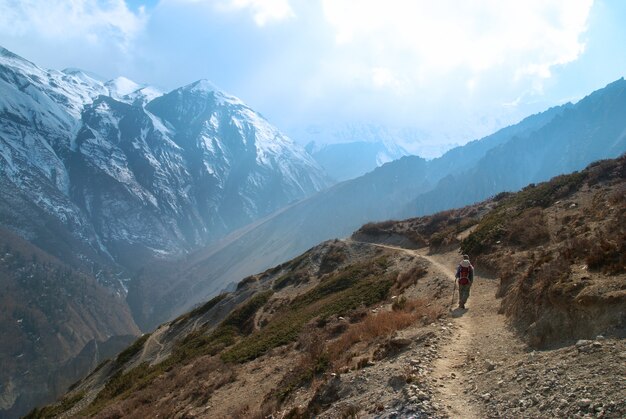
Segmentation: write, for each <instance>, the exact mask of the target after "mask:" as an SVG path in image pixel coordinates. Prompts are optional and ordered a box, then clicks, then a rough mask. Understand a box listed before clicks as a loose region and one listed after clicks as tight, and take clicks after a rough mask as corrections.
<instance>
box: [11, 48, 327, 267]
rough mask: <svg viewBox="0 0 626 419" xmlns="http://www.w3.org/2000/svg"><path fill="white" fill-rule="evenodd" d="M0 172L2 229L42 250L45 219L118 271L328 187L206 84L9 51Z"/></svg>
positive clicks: (306, 161) (299, 156)
mask: <svg viewBox="0 0 626 419" xmlns="http://www.w3.org/2000/svg"><path fill="white" fill-rule="evenodd" d="M0 173H1V174H2V180H1V182H2V185H1V186H2V188H1V190H0V199H4V200H3V201H0V202H2V204H0V205H1V207H0V214H1V215H2V218H0V219H1V221H0V224H2V225H3V226H5V227H8V228H10V229H11V230H13V231H16V232H18V233H20V235H22V236H23V237H28V238H29V239H33V240H40V241H41V242H46V240H44V238H45V236H46V235H49V234H55V233H54V232H53V231H52V230H53V229H51V228H50V227H49V226H50V223H47V224H46V223H40V224H38V221H37V220H38V219H41V217H42V216H43V217H44V218H48V217H50V218H51V219H52V220H55V222H54V223H55V224H56V223H58V224H59V225H61V226H62V231H63V234H66V235H67V236H68V237H71V238H72V239H71V240H68V241H67V242H70V243H73V244H71V246H76V244H75V241H78V242H79V243H81V245H80V246H84V248H83V249H82V250H81V253H84V254H87V253H90V252H95V253H97V254H101V255H104V257H106V258H112V259H114V260H115V261H116V262H117V263H121V264H122V265H128V264H131V265H134V264H136V263H138V260H135V259H137V258H135V257H133V256H132V255H145V254H148V255H153V256H154V255H164V254H179V253H181V252H184V251H187V250H190V249H194V248H196V247H197V246H200V245H203V244H206V243H208V242H210V241H212V240H215V239H217V238H219V237H221V236H223V235H224V234H227V233H228V232H230V231H232V230H233V229H236V228H238V227H241V226H243V225H245V224H247V223H249V222H251V221H253V220H255V219H258V218H259V217H262V216H264V215H267V214H269V213H271V212H272V211H275V210H276V209H278V208H280V207H282V206H284V205H286V204H288V203H290V202H292V201H294V200H298V199H301V198H304V197H306V196H308V195H310V194H312V193H314V192H316V191H318V190H320V189H322V188H324V187H326V186H327V185H328V184H329V181H328V177H327V175H326V173H325V172H324V171H323V169H321V167H320V166H319V165H318V163H316V162H315V160H314V159H313V158H312V157H311V156H310V155H309V154H308V153H307V152H306V151H305V150H304V149H303V148H302V147H300V146H298V145H296V144H295V143H294V142H293V141H292V140H291V139H289V138H288V137H287V136H285V135H284V134H282V133H281V132H280V131H279V130H278V129H277V128H275V127H274V126H272V125H271V124H270V123H269V122H268V121H267V120H266V119H265V118H263V117H262V116H261V115H260V114H259V113H257V112H256V111H254V110H253V109H251V108H250V107H248V106H247V105H246V104H245V103H243V102H242V101H241V100H240V99H238V98H236V97H234V96H232V95H229V94H227V93H225V92H222V91H221V90H219V89H217V88H216V87H215V86H214V85H213V84H212V83H210V82H208V81H206V80H200V81H197V82H195V83H191V84H189V85H187V86H184V87H181V88H178V89H175V90H173V91H171V92H169V93H163V92H161V91H160V90H159V89H157V88H155V87H153V86H148V85H142V84H139V83H136V82H134V81H132V80H129V79H127V78H125V77H118V78H115V79H113V80H103V79H102V78H100V77H98V76H97V75H95V74H92V73H89V72H86V71H82V70H78V69H66V70H64V71H57V70H45V69H41V68H40V67H38V66H37V65H35V64H33V63H31V62H30V61H27V60H25V59H23V58H21V57H19V56H18V55H16V54H14V53H12V52H10V51H8V50H6V49H4V48H2V49H0ZM5 198H6V199H5ZM25 208H29V209H30V213H31V214H42V215H41V216H39V217H36V219H34V220H33V219H32V217H28V216H26V215H24V214H26V213H29V211H24V209H25ZM56 228H57V227H55V229H56ZM55 231H56V230H55ZM80 246H79V247H80ZM52 250H53V251H54V250H55V249H52ZM56 250H57V253H58V252H59V251H60V250H59V249H56ZM74 250H75V249H74ZM139 259H140V258H139Z"/></svg>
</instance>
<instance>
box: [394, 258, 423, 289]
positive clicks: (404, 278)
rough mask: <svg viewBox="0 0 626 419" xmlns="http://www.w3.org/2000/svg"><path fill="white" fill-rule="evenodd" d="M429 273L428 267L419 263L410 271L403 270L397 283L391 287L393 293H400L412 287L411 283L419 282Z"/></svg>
mask: <svg viewBox="0 0 626 419" xmlns="http://www.w3.org/2000/svg"><path fill="white" fill-rule="evenodd" d="M427 273H428V269H427V268H426V267H425V266H423V265H421V264H419V265H415V266H413V267H412V268H411V269H409V270H408V271H404V272H401V273H400V274H398V276H397V278H396V281H395V283H394V284H393V287H392V289H391V292H392V293H395V294H400V293H402V291H404V290H405V289H407V288H408V287H410V286H411V285H415V284H417V281H418V280H419V279H420V278H423V277H424V276H425V275H426V274H427Z"/></svg>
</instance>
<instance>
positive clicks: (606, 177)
mask: <svg viewBox="0 0 626 419" xmlns="http://www.w3.org/2000/svg"><path fill="white" fill-rule="evenodd" d="M462 232H465V234H463V235H461V234H460V233H462ZM353 237H355V238H357V239H359V240H363V241H369V242H382V243H398V244H402V245H404V246H405V247H408V246H411V247H423V246H428V247H429V250H430V252H439V251H442V250H444V249H450V248H454V247H457V246H460V247H461V250H462V251H463V252H464V253H468V254H470V256H471V258H472V260H473V261H475V265H476V266H477V269H478V270H479V271H483V272H489V273H491V274H494V275H495V276H497V277H498V278H500V289H499V292H498V295H499V296H500V297H503V300H502V307H501V310H502V311H503V312H504V313H505V314H506V315H507V316H508V317H509V318H510V319H511V320H512V321H513V322H514V325H515V326H516V327H517V329H518V330H519V332H520V333H521V334H522V335H523V336H525V337H526V338H527V339H528V342H529V343H530V344H531V345H533V346H536V347H543V346H546V345H553V344H556V343H559V342H563V341H568V340H572V339H578V338H591V337H595V336H596V335H597V334H599V333H601V332H602V333H604V332H607V331H608V329H613V332H614V333H620V331H623V330H624V325H625V324H626V318H625V316H626V156H625V157H621V158H619V159H616V160H606V161H601V162H597V163H594V164H592V165H590V166H589V167H588V168H587V169H586V170H584V171H582V172H579V173H574V174H571V175H564V176H558V177H556V178H554V179H552V180H551V181H549V182H545V183H542V184H539V185H529V186H527V187H526V188H524V189H523V190H522V191H520V192H518V193H501V194H498V195H496V196H495V197H493V198H492V199H490V200H488V201H485V202H482V203H478V204H475V205H472V206H468V207H465V208H461V209H458V210H450V211H444V212H441V213H437V214H435V215H432V216H427V217H420V218H415V219H409V220H405V221H387V222H383V223H371V224H368V225H365V226H363V227H362V228H361V229H360V230H358V231H357V232H356V233H355V234H354V236H353Z"/></svg>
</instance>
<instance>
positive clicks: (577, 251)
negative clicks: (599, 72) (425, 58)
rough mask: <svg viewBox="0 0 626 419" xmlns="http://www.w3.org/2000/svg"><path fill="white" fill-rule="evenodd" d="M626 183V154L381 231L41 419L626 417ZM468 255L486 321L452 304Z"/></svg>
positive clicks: (144, 355)
mask: <svg viewBox="0 0 626 419" xmlns="http://www.w3.org/2000/svg"><path fill="white" fill-rule="evenodd" d="M624 188H626V156H625V157H621V158H620V159H617V160H608V161H602V162H598V163H596V164H594V165H591V166H590V167H589V168H588V169H586V170H584V171H583V172H580V173H575V174H572V175H567V176H560V177H557V178H555V179H553V180H551V181H550V182H546V183H542V184H539V185H536V186H531V187H528V188H526V189H525V190H523V191H521V192H519V193H516V194H501V195H499V196H498V197H496V198H494V199H493V200H490V201H485V202H482V203H479V204H476V205H473V206H471V207H465V208H462V209H459V210H451V211H447V212H444V213H439V214H435V215H433V216H429V217H422V218H415V219H409V220H405V221H395V222H394V221H390V222H386V223H380V224H369V225H367V226H364V227H363V228H362V229H360V230H359V231H357V232H355V234H354V236H353V239H352V240H344V241H339V240H335V241H330V242H325V243H323V244H321V245H318V246H316V247H314V248H312V249H310V250H309V251H308V252H306V253H304V254H302V255H301V256H299V257H297V258H296V259H293V260H292V261H290V262H288V263H285V264H282V265H279V266H276V267H275V268H272V269H270V270H268V271H266V272H263V273H261V274H258V275H254V276H250V277H247V278H245V279H243V280H242V281H241V282H240V283H239V284H238V286H237V289H236V290H235V291H233V292H232V293H228V294H222V295H220V296H218V297H216V298H214V299H213V300H211V301H209V302H207V303H205V304H204V305H202V306H198V307H197V308H196V309H194V310H193V311H191V312H189V313H187V314H185V315H183V316H180V317H179V318H177V319H176V320H174V321H171V322H169V323H166V324H163V325H162V326H160V327H159V328H158V329H157V330H156V331H155V332H154V333H153V334H152V335H149V336H148V335H145V336H144V337H142V338H141V339H140V340H138V341H137V342H136V343H135V344H133V345H132V346H131V347H129V348H128V349H127V350H126V351H124V352H123V353H122V354H121V355H120V356H118V357H117V359H116V360H115V361H110V362H108V363H106V364H104V365H103V366H102V367H101V368H100V369H99V370H98V371H96V372H95V373H94V374H92V375H91V376H89V377H88V378H86V379H84V380H83V381H82V382H80V383H78V384H77V385H76V386H75V387H74V389H73V390H72V392H71V393H69V394H68V395H66V397H65V398H64V399H63V401H61V402H60V403H59V404H57V405H53V406H49V407H47V408H45V409H43V410H41V411H36V412H33V413H32V414H31V417H50V416H55V415H59V414H61V413H62V412H65V415H70V416H79V417H82V416H94V417H111V416H116V417H121V416H123V417H146V416H153V415H154V414H155V413H156V412H157V411H158V412H159V413H160V414H166V415H167V414H174V413H176V414H184V415H188V416H196V417H207V418H208V417H212V418H216V417H265V416H266V415H267V414H275V415H279V416H281V415H288V416H289V417H311V416H313V415H315V417H323V418H326V417H329V418H330V417H340V416H344V417H349V416H350V415H357V414H359V415H364V416H366V417H396V416H398V415H400V416H403V415H404V416H410V415H417V416H418V417H420V416H427V417H448V416H450V415H451V416H453V417H458V416H463V417H486V416H489V417H494V416H499V417H501V416H514V417H518V416H530V417H537V416H542V417H563V416H575V415H584V414H588V413H593V414H601V416H603V417H614V418H618V417H622V416H623V415H624V413H626V403H624V400H623V398H620V395H621V394H623V392H624V390H625V387H624V385H623V380H621V377H623V374H624V373H625V372H626V371H625V370H624V363H623V354H624V350H625V349H626V345H625V342H624V331H625V330H626V327H625V323H624V320H625V319H624V317H623V316H624V313H625V312H626V310H625V308H626V289H625V288H624V283H625V281H624V279H626V263H624V259H623V255H624V252H623V246H624V238H625V237H626V236H625V235H624V230H623V229H624V225H625V224H624V222H623V217H624V214H626V201H625V199H624V197H625V196H626V194H624ZM596 235H598V236H599V238H597V240H594V237H596ZM357 239H358V240H360V241H355V240H357ZM363 240H368V241H369V243H365V242H363ZM584 240H590V242H591V241H592V242H594V243H596V248H594V247H593V246H594V245H591V246H589V242H585V241H584ZM390 243H395V244H390ZM398 244H402V245H404V247H402V246H398ZM459 246H460V248H459ZM590 250H591V251H590ZM459 251H468V252H471V253H470V254H471V256H472V260H474V261H475V262H474V263H475V264H476V266H477V268H478V271H477V279H476V283H475V285H474V287H475V288H474V289H473V292H472V296H471V297H470V302H469V311H468V310H461V309H455V310H452V308H453V306H452V305H451V302H450V296H451V295H453V294H451V292H452V289H453V285H452V284H453V282H452V279H451V278H452V277H453V275H454V268H455V265H456V263H457V261H458V254H459V253H458V252H459ZM582 263H584V264H585V266H584V268H583V267H581V265H582ZM555 264H557V265H558V266H557V265H555ZM511 269H515V270H516V272H519V274H518V275H512V274H511ZM581 270H583V271H584V274H583V275H582V276H581V272H580V271H581ZM496 278H499V280H497V279H496ZM496 293H497V295H498V296H499V297H502V298H501V300H500V304H498V300H497V299H496ZM498 306H500V307H498ZM448 308H449V309H450V310H448ZM499 309H500V310H501V313H503V314H498V310H499ZM589 313H592V314H591V315H589ZM505 316H506V317H508V318H509V319H510V321H511V325H510V326H507V325H506V323H505V321H504V320H505ZM568 319H569V321H570V323H567V321H568ZM530 322H532V323H534V324H535V326H532V323H530ZM529 323H530V325H529ZM557 331H558V332H559V333H555V332H557ZM599 334H602V336H599V337H598V335H599ZM538 338H539V339H538ZM584 338H587V339H595V340H579V341H577V340H578V339H584ZM574 343H575V345H574ZM533 347H542V348H550V349H547V350H543V351H542V352H540V353H537V352H530V351H529V350H526V348H533ZM460 383H462V384H460ZM459 386H462V387H464V388H466V389H467V390H466V391H464V392H462V393H463V394H458V393H459V392H458V387H459ZM449 397H454V400H453V401H451V400H450V399H449ZM461 412H462V413H461Z"/></svg>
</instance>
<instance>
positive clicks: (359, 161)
mask: <svg viewBox="0 0 626 419" xmlns="http://www.w3.org/2000/svg"><path fill="white" fill-rule="evenodd" d="M306 150H307V151H308V152H309V153H310V154H311V155H312V156H313V158H314V159H315V160H316V161H317V162H318V163H319V164H320V166H322V167H323V168H324V170H326V173H328V175H329V176H330V177H332V178H333V179H334V180H336V181H344V180H348V179H354V178H356V177H359V176H361V175H364V174H365V173H367V172H370V171H372V170H374V169H375V168H377V167H379V166H382V165H383V164H385V163H389V162H390V161H394V160H398V159H400V158H402V157H404V156H408V155H410V153H409V152H408V151H406V150H405V149H404V148H402V147H401V146H399V145H397V144H394V143H392V142H389V141H375V142H374V141H372V142H368V141H354V142H349V143H339V144H326V145H322V146H318V145H317V144H316V143H315V142H311V143H309V144H307V146H306Z"/></svg>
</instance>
